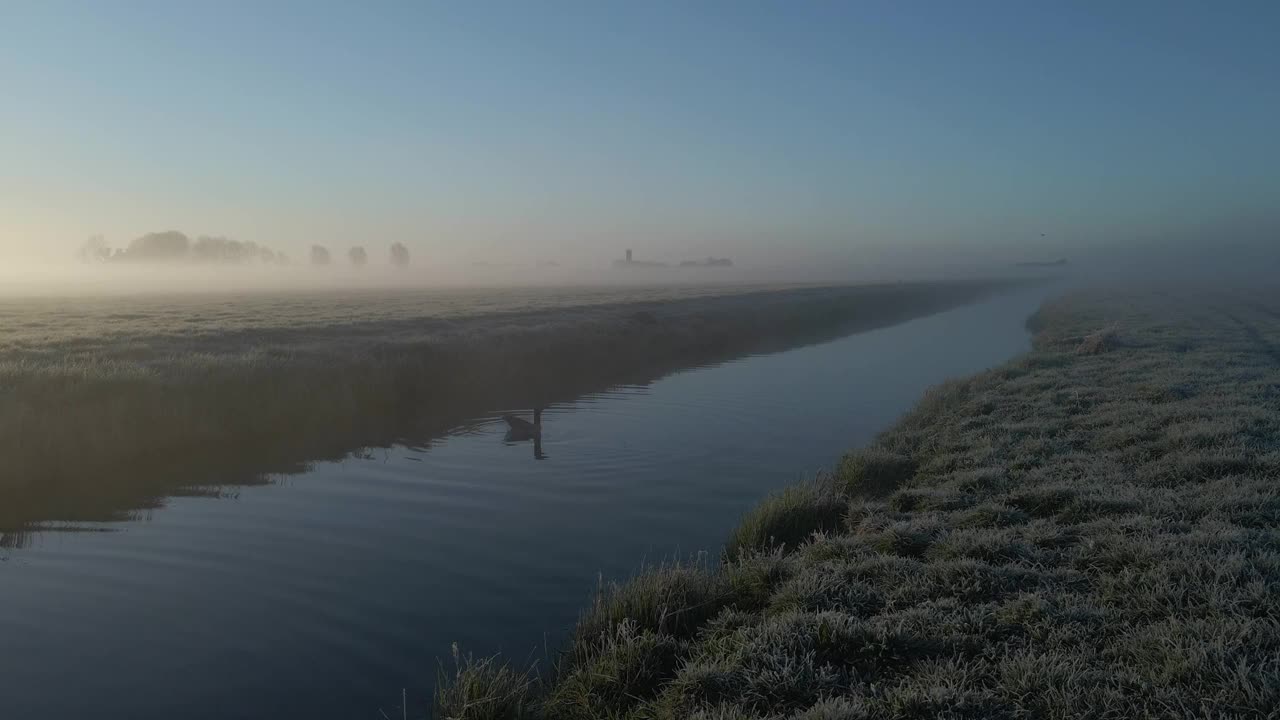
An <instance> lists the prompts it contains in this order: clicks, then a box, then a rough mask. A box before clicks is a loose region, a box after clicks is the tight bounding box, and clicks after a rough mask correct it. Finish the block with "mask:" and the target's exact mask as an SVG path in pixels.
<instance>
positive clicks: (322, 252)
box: [311, 245, 329, 265]
mask: <svg viewBox="0 0 1280 720" xmlns="http://www.w3.org/2000/svg"><path fill="white" fill-rule="evenodd" d="M311 264H312V265H328V264H329V248H326V247H325V246H323V245H312V246H311Z"/></svg>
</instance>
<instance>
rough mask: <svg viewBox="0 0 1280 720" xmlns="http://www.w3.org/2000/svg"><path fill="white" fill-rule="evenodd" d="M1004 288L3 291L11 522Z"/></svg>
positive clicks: (415, 436) (83, 510) (230, 478)
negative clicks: (91, 294)
mask: <svg viewBox="0 0 1280 720" xmlns="http://www.w3.org/2000/svg"><path fill="white" fill-rule="evenodd" d="M1008 285H1010V283H1008V282H977V281H974V282H954V283H920V284H895V285H868V286H857V287H821V288H820V287H809V288H790V289H781V290H778V289H774V290H767V291H766V290H759V289H755V290H752V291H748V290H749V289H742V288H736V289H733V288H649V289H634V288H633V289H626V290H621V289H613V290H604V289H576V290H565V291H559V292H558V294H557V292H553V291H549V290H546V289H541V290H520V291H517V290H503V291H492V292H490V293H489V294H485V293H482V292H481V291H476V290H469V291H450V292H439V293H425V292H424V293H407V292H406V293H374V292H365V293H346V294H309V295H308V294H280V295H261V296H248V297H239V296H202V297H182V298H169V299H155V298H110V299H101V300H98V301H91V300H87V299H77V300H52V299H43V300H27V301H18V300H4V301H0V329H2V330H3V332H0V458H3V462H0V532H3V531H12V530H21V529H23V528H27V527H30V525H31V524H32V523H36V522H41V521H85V520H101V519H108V518H111V517H115V516H117V515H118V514H119V513H121V512H124V511H128V510H130V509H133V508H139V507H147V506H150V505H153V504H155V503H156V502H159V501H160V500H159V498H162V497H164V496H166V495H169V494H173V493H175V492H187V491H189V490H188V489H189V488H192V487H200V486H206V485H214V484H229V483H252V482H260V481H261V480H262V478H263V477H264V475H266V474H269V473H278V472H287V471H293V470H296V469H298V468H299V467H300V466H301V465H302V464H304V463H307V462H311V461H319V460H327V459H338V458H341V457H343V456H344V455H345V454H346V453H349V452H353V451H358V450H360V449H362V448H369V447H385V446H388V445H391V444H393V443H396V442H402V441H407V442H418V443H424V442H428V441H429V440H430V439H431V438H433V437H436V436H437V435H438V434H439V433H440V432H442V431H443V430H445V429H446V428H449V427H451V426H452V425H454V424H456V423H458V422H461V421H465V420H467V419H468V418H471V417H474V416H475V415H477V414H479V413H483V412H485V411H488V410H490V409H493V408H497V407H520V406H532V405H535V404H546V403H550V402H555V401H560V400H568V399H572V398H574V397H576V396H577V395H578V394H581V393H584V392H591V391H596V390H601V389H604V388H607V387H609V386H610V385H613V384H617V383H624V382H633V383H634V382H646V381H649V380H652V379H654V378H656V377H660V376H661V375H663V374H665V373H668V372H671V371H673V370H677V369H680V368H683V367H686V366H689V365H694V364H700V363H707V362H716V361H721V360H725V359H728V358H731V357H733V356H735V355H738V354H741V353H745V352H751V351H756V350H761V349H773V348H777V347H786V346H787V345H793V344H798V343H804V342H810V341H814V340H820V339H823V338H828V337H834V336H837V335H839V334H841V333H845V332H851V331H855V330H860V329H868V328H872V327H878V326H883V325H888V324H892V323H895V322H900V321H902V320H905V319H908V318H911V317H916V316H919V315H923V314H928V313H932V312H937V311H940V310H943V309H946V308H949V307H952V306H955V305H958V304H961V303H965V302H969V301H973V300H976V299H978V298H980V297H983V296H985V295H987V294H989V293H991V292H994V291H996V290H999V289H1001V288H1004V287H1007V286H1008ZM15 537H16V536H15ZM0 542H16V540H14V539H12V538H8V539H6V538H4V537H0Z"/></svg>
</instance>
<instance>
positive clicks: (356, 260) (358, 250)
mask: <svg viewBox="0 0 1280 720" xmlns="http://www.w3.org/2000/svg"><path fill="white" fill-rule="evenodd" d="M347 258H349V259H350V260H351V264H352V265H354V266H356V267H364V265H365V264H366V263H368V262H369V253H367V252H365V251H364V248H362V247H360V246H359V245H357V246H355V247H353V248H351V249H350V250H348V251H347Z"/></svg>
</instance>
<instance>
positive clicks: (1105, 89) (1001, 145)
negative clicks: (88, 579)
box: [0, 0, 1280, 263]
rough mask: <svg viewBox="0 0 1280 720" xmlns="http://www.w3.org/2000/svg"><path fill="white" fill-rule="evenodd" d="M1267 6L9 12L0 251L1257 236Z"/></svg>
mask: <svg viewBox="0 0 1280 720" xmlns="http://www.w3.org/2000/svg"><path fill="white" fill-rule="evenodd" d="M1278 8H1280V5H1277V4H1275V3H1263V2H1258V3H1247V2H1238V3H1208V2H1203V3H1177V2H1124V3H1114V2H1096V3H1083V2H1082V3H1048V2H1012V1H1010V2H963V3H959V2H936V3H935V2H838V3H835V2H833V3H824V2H813V3H785V2H771V3H757V2H731V3H730V2H726V3H713V2H701V3H687V2H679V3H632V2H626V3H623V2H572V3H570V2H545V3H527V2H519V3H492V2H465V3H463V2H457V3H427V2H405V3H367V4H358V3H334V4H329V3H322V2H305V3H302V2H299V3H286V2H270V3H236V2H221V3H194V2H155V3H140V2H125V1H123V0H122V1H120V2H110V3H59V2H41V3H21V4H19V3H10V4H8V5H7V6H5V7H4V9H3V10H0V87H2V88H3V90H4V97H5V108H4V111H3V112H2V113H0V158H4V160H3V167H2V168H0V194H2V197H0V247H3V248H5V249H7V250H8V251H9V252H10V254H15V255H24V254H31V255H43V256H54V255H59V256H61V255H65V254H66V253H67V252H69V250H70V249H71V248H74V246H75V245H76V244H78V243H79V242H80V241H81V240H82V239H83V238H84V237H85V236H87V235H88V234H90V233H94V232H101V233H104V234H106V235H107V238H108V240H109V241H111V242H113V243H115V244H124V243H126V242H127V241H128V240H129V239H130V238H131V237H133V236H136V235H139V234H142V233H143V232H146V231H149V230H159V229H167V228H177V229H182V230H185V231H187V232H190V233H192V234H197V233H211V234H227V235H231V236H233V237H237V238H240V239H244V240H255V241H258V242H261V243H265V244H269V245H274V246H276V247H280V248H286V249H291V250H295V251H297V249H300V248H304V247H305V246H306V245H307V244H309V243H311V242H313V241H314V242H323V243H328V244H334V245H339V246H340V245H344V244H350V243H356V242H382V241H385V242H390V241H392V240H400V241H403V242H405V243H406V244H408V245H410V247H411V248H415V249H418V250H419V251H420V253H421V254H424V255H426V256H434V257H439V258H441V259H445V260H454V259H456V260H474V259H491V258H493V257H516V258H521V259H524V258H532V257H549V258H563V257H566V256H570V257H579V258H607V257H612V256H615V255H617V254H618V253H619V248H620V247H623V246H628V245H630V246H636V247H638V248H642V249H643V250H644V251H645V252H646V254H649V255H654V256H664V257H668V258H670V259H680V258H681V257H684V256H690V257H696V256H702V255H706V254H717V255H719V254H735V255H738V256H740V257H741V256H745V257H748V258H751V257H757V258H761V259H762V260H767V261H770V262H772V261H776V259H777V258H779V257H791V258H800V259H805V258H807V259H809V260H810V261H813V262H850V263H856V262H858V261H859V258H860V257H865V256H869V255H874V254H876V253H883V252H897V253H903V252H908V253H909V252H911V251H919V252H926V253H933V252H954V253H959V254H965V253H967V254H969V255H974V254H978V255H980V254H982V253H991V252H996V251H1000V252H1005V251H1008V250H1009V249H1010V248H1014V249H1017V250H1019V251H1023V252H1026V253H1028V254H1036V253H1038V252H1050V253H1052V252H1056V251H1058V250H1061V249H1062V247H1063V244H1064V243H1066V244H1074V243H1092V244H1123V243H1129V242H1135V241H1137V240H1138V239H1141V238H1149V237H1153V236H1159V235H1161V234H1165V233H1171V232H1174V233H1176V232H1182V233H1184V234H1185V233H1207V234H1212V233H1215V232H1223V233H1230V232H1233V231H1234V228H1237V227H1241V226H1243V227H1250V228H1256V227H1271V228H1276V227H1280V209H1278V208H1277V206H1278V205H1280V203H1277V202H1276V199H1277V198H1280V172H1278V171H1277V167H1278V162H1280V138H1278V137H1277V127H1280V89H1278V88H1280V51H1278V50H1277V46H1280V43H1278V42H1276V40H1275V38H1276V37H1278V36H1280V9H1278ZM1041 232H1045V233H1046V238H1045V239H1044V240H1042V239H1041V238H1040V233H1041Z"/></svg>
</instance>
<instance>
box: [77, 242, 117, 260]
mask: <svg viewBox="0 0 1280 720" xmlns="http://www.w3.org/2000/svg"><path fill="white" fill-rule="evenodd" d="M76 256H77V257H79V258H80V262H87V263H92V262H102V261H103V260H110V259H111V248H109V247H107V241H106V240H103V239H102V236H101V235H93V236H91V237H90V238H89V239H88V240H85V241H84V244H83V245H81V246H80V249H79V250H78V251H76Z"/></svg>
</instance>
